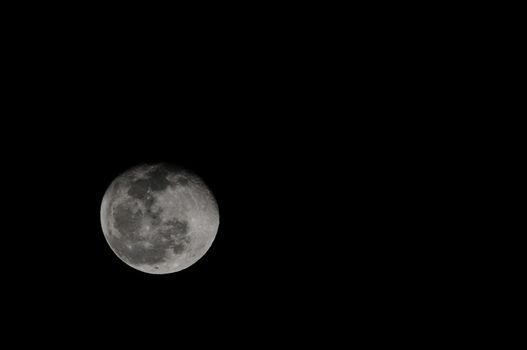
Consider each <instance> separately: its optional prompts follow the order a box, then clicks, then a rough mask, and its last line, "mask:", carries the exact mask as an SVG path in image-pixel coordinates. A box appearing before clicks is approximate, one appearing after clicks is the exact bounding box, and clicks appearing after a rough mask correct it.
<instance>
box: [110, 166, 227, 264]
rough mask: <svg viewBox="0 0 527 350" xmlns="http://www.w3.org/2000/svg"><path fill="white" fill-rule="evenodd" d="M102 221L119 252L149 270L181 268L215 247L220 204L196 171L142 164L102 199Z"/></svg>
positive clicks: (112, 243) (111, 242)
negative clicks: (212, 245)
mask: <svg viewBox="0 0 527 350" xmlns="http://www.w3.org/2000/svg"><path fill="white" fill-rule="evenodd" d="M101 225H102V229H103V232H104V235H105V237H106V240H107V242H108V244H109V245H110V247H111V249H112V250H113V251H114V253H115V254H116V255H117V256H118V257H119V258H120V259H121V260H122V261H124V262H125V263H126V264H128V265H129V266H131V267H133V268H135V269H137V270H139V271H143V272H146V273H152V274H166V273H172V272H177V271H181V270H183V269H185V268H187V267H189V266H190V265H192V264H194V263H195V262H196V261H198V260H199V259H200V258H201V257H203V255H204V254H205V253H206V252H207V250H208V249H209V248H210V246H211V244H212V242H213V240H214V238H215V237H216V233H217V231H218V226H219V213H218V206H217V204H216V200H215V199H214V196H213V195H212V193H211V192H210V190H209V189H208V187H207V186H206V184H205V183H204V182H203V181H202V180H201V179H200V178H199V177H198V176H197V175H195V174H193V173H191V172H189V171H187V170H184V169H181V168H177V167H175V166H172V165H168V164H148V165H140V166H137V167H134V168H132V169H129V170H128V171H126V172H124V173H123V174H121V175H120V176H118V177H117V178H116V179H115V180H114V181H113V182H112V183H111V184H110V186H109V187H108V189H107V191H106V193H105V195H104V198H103V201H102V205H101Z"/></svg>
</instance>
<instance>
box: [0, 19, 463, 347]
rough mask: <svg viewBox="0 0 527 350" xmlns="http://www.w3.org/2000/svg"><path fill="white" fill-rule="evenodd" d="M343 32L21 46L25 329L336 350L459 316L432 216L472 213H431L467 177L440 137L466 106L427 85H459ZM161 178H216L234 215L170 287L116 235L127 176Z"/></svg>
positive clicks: (395, 42) (18, 85) (378, 43)
mask: <svg viewBox="0 0 527 350" xmlns="http://www.w3.org/2000/svg"><path fill="white" fill-rule="evenodd" d="M248 22H250V20H248ZM329 22H331V27H325V28H326V29H327V28H329V30H330V31H331V30H333V32H332V34H331V35H320V33H321V31H320V30H319V29H317V28H316V27H295V26H292V27H291V28H288V29H289V30H285V31H281V30H277V31H276V32H274V33H271V32H269V31H268V30H266V28H268V27H266V26H262V27H261V28H260V29H261V30H253V31H250V32H246V31H245V30H244V28H245V27H244V26H242V27H234V28H231V29H230V30H227V31H223V32H218V31H216V30H210V31H205V32H204V33H202V32H200V31H199V28H195V27H189V28H187V31H185V32H183V33H184V34H182V35H178V36H177V40H176V39H174V38H170V37H169V38H166V37H161V36H160V37H158V36H156V35H150V36H147V35H141V33H142V31H141V30H137V31H136V32H130V31H124V30H122V31H121V32H119V31H118V30H117V31H116V30H112V31H110V32H111V33H112V34H108V33H109V32H97V33H95V32H94V31H92V30H91V29H92V28H93V26H86V27H85V28H87V29H86V30H77V31H74V32H71V33H70V31H69V30H68V28H69V27H68V26H66V27H64V26H62V27H61V26H57V28H54V26H52V25H50V27H48V28H52V29H49V30H48V31H40V30H32V31H29V33H27V35H24V34H22V36H23V37H24V40H18V39H17V38H16V37H14V36H13V37H12V38H11V40H12V43H10V44H12V46H10V47H12V49H10V50H8V51H7V52H8V56H9V57H8V58H9V63H8V64H5V69H4V70H5V72H6V76H7V77H8V78H9V79H6V80H5V81H6V83H5V85H6V89H5V92H4V94H3V101H5V108H4V112H5V113H4V115H5V118H4V119H3V120H2V126H3V127H2V129H1V133H2V138H1V142H2V149H3V152H2V160H3V164H4V166H5V168H4V172H3V175H4V176H5V182H4V189H5V193H6V196H5V198H6V200H5V204H6V207H7V210H6V212H5V231H6V232H7V233H8V234H7V236H8V241H7V243H4V244H5V249H4V251H3V259H4V267H5V272H4V275H3V276H2V278H3V280H4V283H3V286H4V288H5V292H6V294H7V297H6V298H5V300H6V301H7V302H8V303H12V305H11V308H10V309H11V310H12V312H10V313H9V316H10V318H9V319H10V325H11V326H14V328H16V329H26V330H27V329H28V328H29V329H31V330H33V329H35V330H40V331H42V332H41V333H42V335H41V337H43V338H44V339H46V340H47V339H49V340H56V339H65V337H64V335H63V334H65V333H67V334H70V335H74V336H76V337H78V339H83V340H84V339H86V340H90V339H94V338H95V339H97V338H98V337H99V336H102V335H104V336H115V337H116V338H118V339H120V340H123V338H125V339H126V340H130V341H132V342H140V341H141V339H142V338H141V339H138V338H139V337H138V336H135V335H136V334H139V335H141V336H144V335H147V336H145V337H144V338H147V339H146V340H145V341H146V342H153V341H154V340H158V341H160V342H161V343H163V345H167V344H168V345H170V346H172V345H174V346H178V345H180V344H181V342H185V343H189V344H193V346H198V347H199V346H200V344H202V343H203V342H205V341H212V342H213V343H217V344H219V343H222V340H226V341H229V342H234V343H237V344H236V345H244V344H245V343H244V342H243V339H245V338H248V339H250V340H251V343H250V344H255V343H257V344H260V345H262V344H263V345H265V344H268V345H273V346H275V345H276V340H277V339H279V338H285V339H287V340H289V341H290V342H291V344H296V341H297V340H298V339H303V340H306V339H308V340H309V341H311V340H313V341H315V340H320V341H321V342H322V343H323V344H325V346H329V343H330V342H331V341H334V340H336V339H337V335H343V334H344V335H345V334H348V332H350V329H352V331H353V332H355V333H362V330H365V331H370V332H375V330H376V329H378V327H380V326H386V327H387V328H390V327H393V325H396V324H400V323H401V319H404V318H405V316H406V315H407V314H408V312H409V311H408V310H409V308H408V305H417V307H416V308H415V309H414V310H413V311H412V312H413V313H412V315H413V316H414V318H415V320H417V321H419V319H420V318H421V317H425V316H426V315H425V314H426V313H427V312H428V310H429V308H430V305H431V304H430V301H431V299H433V300H432V301H433V305H435V306H433V307H438V308H440V307H441V306H442V305H444V304H443V303H444V299H435V298H431V297H430V295H431V294H432V293H436V292H437V291H438V290H440V291H442V288H443V286H442V285H441V283H440V281H441V279H442V278H444V277H445V276H444V275H442V274H441V272H438V270H437V269H436V265H435V264H441V263H443V264H444V261H445V257H444V256H443V257H442V258H441V259H438V260H437V262H436V261H434V259H433V258H434V254H435V253H436V250H437V248H436V247H437V246H441V245H443V244H445V243H444V242H446V243H447V244H449V242H452V241H451V240H450V241H449V238H452V237H450V236H449V235H452V234H453V230H452V229H451V228H449V227H446V228H445V227H444V223H443V221H442V220H441V219H437V218H435V217H434V216H435V215H436V214H439V216H441V215H442V214H443V213H445V215H451V214H452V213H454V215H462V212H460V211H455V210H452V209H450V207H447V208H446V209H445V208H441V210H440V211H438V212H433V211H432V210H430V206H429V205H428V199H429V198H435V197H441V196H447V195H448V191H449V190H450V188H449V186H448V181H449V179H452V178H456V176H458V173H457V172H455V171H451V170H449V169H447V168H445V167H443V166H442V163H443V162H445V161H447V160H448V161H450V158H448V156H444V155H443V154H444V153H445V148H444V144H445V143H447V144H448V143H450V142H453V141H452V140H455V139H456V138H458V135H456V132H457V133H458V134H461V135H462V134H463V129H462V128H463V126H462V125H461V124H460V123H458V122H456V121H455V120H454V121H453V125H454V127H453V128H452V129H453V130H454V132H453V133H452V134H449V135H447V136H444V134H441V129H442V125H443V124H445V123H446V122H445V118H446V117H445V115H447V114H446V112H451V110H449V109H448V108H447V109H446V112H445V103H444V102H443V101H444V100H445V99H446V98H447V97H448V96H447V97H445V96H443V95H442V94H436V92H435V91H431V90H428V89H427V88H425V85H426V82H427V81H436V80H438V76H440V75H442V74H446V73H445V71H442V70H441V69H435V68H434V69H431V67H435V66H433V64H432V63H430V62H429V61H428V59H427V57H431V56H434V57H435V52H434V48H433V47H428V48H427V47H423V46H419V50H418V51H419V55H421V56H415V55H409V54H408V53H409V52H411V50H412V47H413V46H412V43H411V42H410V43H408V44H407V43H405V42H404V41H401V40H399V37H398V36H393V37H392V36H390V35H391V33H392V32H391V31H390V30H386V31H382V30H381V32H380V33H377V32H376V30H379V29H378V27H376V26H371V25H366V24H364V25H360V24H354V28H355V30H356V31H355V32H354V33H355V35H354V36H353V39H350V38H349V37H348V36H346V35H344V37H345V40H344V39H343V38H342V36H339V35H337V34H339V33H341V34H342V33H344V34H345V32H342V31H341V28H340V26H341V24H342V23H344V24H345V23H348V22H349V21H348V22H346V21H345V22H338V21H329ZM354 23H358V22H354ZM304 28H306V29H305V30H304ZM310 28H311V29H310ZM376 28H377V29H376ZM410 29H411V28H410ZM23 31H24V29H23V28H19V29H17V30H16V33H17V34H21V33H22V32H23ZM169 33H171V32H169ZM125 34H126V35H125ZM372 37H374V38H375V39H371V38H372ZM403 37H406V36H404V35H403ZM196 38H199V39H196ZM416 40H417V41H419V40H418V39H416ZM419 42H421V41H419ZM387 57H389V59H387ZM416 57H418V58H417V59H416ZM441 67H443V66H440V68H441ZM410 69H412V70H413V71H414V74H413V75H412V74H410V73H408V71H409V70H410ZM436 88H438V89H439V90H441V86H440V85H439V84H438V85H437V86H436ZM450 91H451V90H448V91H447V92H448V93H450ZM440 92H441V93H445V92H444V91H440ZM447 116H448V115H447ZM434 118H437V119H434ZM456 130H457V131H456ZM445 137H446V138H447V139H446V140H445ZM447 153H448V151H447ZM447 158H448V159H447ZM466 158H469V154H467V157H466ZM157 161H164V162H173V163H176V164H179V165H182V166H184V167H187V168H189V169H190V170H192V171H194V172H195V173H197V174H198V175H199V176H201V177H202V178H203V179H204V181H205V182H206V183H207V184H208V185H209V187H210V189H211V191H212V192H213V193H214V195H215V197H216V199H217V202H218V206H219V211H220V227H219V231H218V234H217V237H216V239H215V241H214V244H213V245H212V247H211V249H210V250H209V251H208V252H207V254H206V255H205V256H204V257H203V258H202V259H201V260H199V261H198V262H197V263H196V264H194V265H193V266H191V267H189V268H188V269H186V270H183V271H181V272H178V273H175V274H169V275H160V276H157V275H148V274H145V273H142V272H139V271H136V270H134V269H133V268H130V267H128V266H127V265H125V264H124V263H123V262H121V261H120V260H119V259H118V258H117V257H116V256H115V254H114V253H113V252H112V251H111V249H110V248H109V246H108V244H107V243H106V240H105V238H104V235H103V233H102V229H101V226H100V217H99V214H100V204H101V200H102V197H103V195H104V192H105V191H106V188H107V187H108V185H109V184H110V183H111V181H112V180H113V179H114V178H115V177H116V176H118V175H119V174H120V173H122V172H123V171H125V170H126V169H128V168H130V167H131V166H134V165H137V164H139V163H143V162H157ZM459 164H460V166H462V165H463V161H460V163H459ZM437 177H440V178H441V181H437V180H436V178H437ZM445 179H446V180H445ZM442 225H443V226H442ZM423 232H424V233H426V234H424V235H423ZM445 232H446V234H445ZM438 233H441V235H440V236H439V235H436V234H438ZM452 255H455V252H454V253H452ZM443 266H444V265H443ZM431 277H432V278H431ZM438 281H439V282H438ZM449 293H450V291H449V290H446V291H445V292H444V294H445V295H448V294H449ZM427 298H428V299H427ZM421 300H423V303H424V304H423V305H425V306H424V307H423V308H420V307H419V306H420V305H421V304H420V302H421ZM423 315H425V316H423ZM396 328H397V327H393V329H396ZM412 329H413V328H412ZM152 335H154V336H152ZM209 338H210V339H209ZM150 346H151V344H150ZM247 347H250V346H247Z"/></svg>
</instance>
